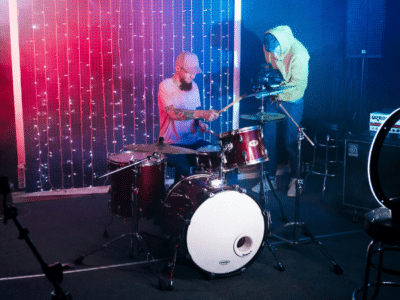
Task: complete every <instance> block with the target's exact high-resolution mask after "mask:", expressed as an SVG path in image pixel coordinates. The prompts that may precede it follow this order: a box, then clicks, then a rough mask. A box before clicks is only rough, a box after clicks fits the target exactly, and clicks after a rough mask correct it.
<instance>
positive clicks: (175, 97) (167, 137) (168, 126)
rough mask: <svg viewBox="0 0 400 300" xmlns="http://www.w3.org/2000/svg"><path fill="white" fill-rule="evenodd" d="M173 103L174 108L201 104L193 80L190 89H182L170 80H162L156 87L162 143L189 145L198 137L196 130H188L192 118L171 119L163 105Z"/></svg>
mask: <svg viewBox="0 0 400 300" xmlns="http://www.w3.org/2000/svg"><path fill="white" fill-rule="evenodd" d="M170 105H173V106H174V107H175V108H179V109H186V110H195V109H197V108H199V107H200V106H201V103H200V94H199V88H198V86H197V84H196V83H195V82H194V81H193V85H192V89H191V90H190V91H182V90H181V89H180V88H179V87H178V86H177V85H176V84H175V83H174V81H173V80H172V78H168V79H165V80H163V81H162V82H161V83H160V85H159V89H158V110H159V114H160V136H162V137H163V138H164V143H167V144H180V145H191V144H193V143H195V142H196V141H197V140H198V139H200V137H199V136H198V131H197V132H196V133H191V132H190V126H191V124H192V122H193V120H185V121H176V120H172V119H171V118H170V117H169V115H168V114H167V113H166V112H165V109H164V108H165V107H167V106H170Z"/></svg>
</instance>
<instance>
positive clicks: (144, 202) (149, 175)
mask: <svg viewBox="0 0 400 300" xmlns="http://www.w3.org/2000/svg"><path fill="white" fill-rule="evenodd" d="M151 155H152V154H151V153H147V152H133V151H126V152H121V153H118V154H113V155H111V156H110V157H109V158H108V169H109V170H110V171H114V170H116V169H119V168H121V167H124V166H126V165H128V164H129V162H130V161H131V160H133V161H139V160H142V159H144V158H146V157H149V156H151ZM166 163H167V159H166V157H165V155H163V154H161V155H160V158H158V159H156V158H154V157H153V158H151V159H150V160H145V161H144V162H142V163H141V164H139V165H138V166H137V167H136V168H137V169H138V175H137V188H138V195H137V196H138V197H137V206H138V211H139V216H138V217H140V218H143V217H146V216H147V214H148V212H149V210H150V209H151V208H153V207H152V206H153V205H155V204H156V203H157V202H159V201H160V200H162V199H163V198H164V196H165V167H166ZM132 173H133V171H132V168H127V169H125V170H123V171H120V172H116V173H114V174H111V175H110V178H111V201H110V203H109V208H110V211H111V213H112V214H114V215H117V216H118V217H122V218H132V217H133V216H134V213H135V212H133V209H132V204H131V202H132V184H133V174H132Z"/></svg>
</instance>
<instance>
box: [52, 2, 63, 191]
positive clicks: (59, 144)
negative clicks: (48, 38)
mask: <svg viewBox="0 0 400 300" xmlns="http://www.w3.org/2000/svg"><path fill="white" fill-rule="evenodd" d="M54 19H55V20H56V30H55V32H54V34H55V40H56V61H57V64H56V74H57V101H58V108H57V111H58V132H59V137H58V151H59V152H60V172H61V188H62V189H64V188H65V182H64V168H63V163H64V155H63V147H62V141H63V133H62V116H61V78H60V55H59V53H60V49H59V37H58V30H59V25H58V11H57V1H56V2H55V5H54Z"/></svg>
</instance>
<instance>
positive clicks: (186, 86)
mask: <svg viewBox="0 0 400 300" xmlns="http://www.w3.org/2000/svg"><path fill="white" fill-rule="evenodd" d="M192 86H193V84H192V82H191V83H187V82H186V81H185V80H183V79H181V84H180V86H179V88H180V89H181V90H182V91H185V92H188V91H191V90H192Z"/></svg>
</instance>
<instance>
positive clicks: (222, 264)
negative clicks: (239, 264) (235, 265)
mask: <svg viewBox="0 0 400 300" xmlns="http://www.w3.org/2000/svg"><path fill="white" fill-rule="evenodd" d="M230 262H231V261H230V260H221V261H220V262H219V264H220V265H221V266H226V265H227V264H229V263H230Z"/></svg>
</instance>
